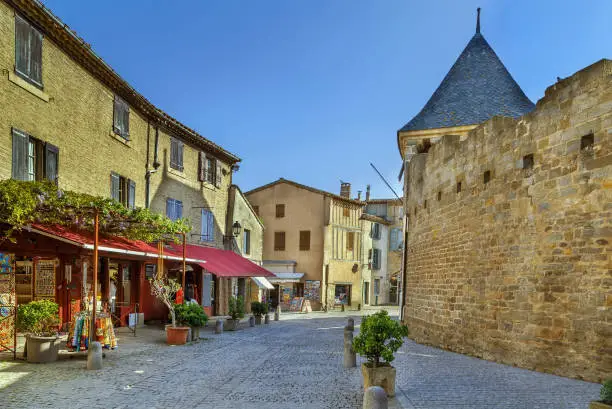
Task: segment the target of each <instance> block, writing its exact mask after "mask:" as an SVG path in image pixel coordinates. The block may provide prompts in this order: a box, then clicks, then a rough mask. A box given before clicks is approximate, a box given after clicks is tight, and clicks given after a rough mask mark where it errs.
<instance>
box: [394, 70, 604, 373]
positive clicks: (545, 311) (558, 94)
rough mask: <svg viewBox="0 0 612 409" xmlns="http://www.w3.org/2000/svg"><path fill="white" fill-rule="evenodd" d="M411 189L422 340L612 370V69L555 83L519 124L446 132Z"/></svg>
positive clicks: (414, 315) (412, 290) (411, 276)
mask: <svg viewBox="0 0 612 409" xmlns="http://www.w3.org/2000/svg"><path fill="white" fill-rule="evenodd" d="M530 155H531V156H530ZM530 163H533V165H532V166H530ZM485 172H488V178H489V180H488V181H487V183H485ZM405 181H406V186H405V187H406V194H407V198H406V213H407V214H408V215H409V226H408V230H409V233H408V250H407V251H408V252H407V266H406V280H407V282H406V294H405V309H404V320H405V322H406V323H407V324H408V327H409V328H410V331H411V335H410V336H411V337H412V338H414V339H415V340H416V341H418V342H422V343H427V344H432V345H435V346H439V347H442V348H446V349H450V350H453V351H457V352H461V353H465V354H470V355H474V356H478V357H482V358H485V359H490V360H494V361H498V362H502V363H506V364H511V365H517V366H520V367H524V368H529V369H535V370H539V371H544V372H550V373H555V374H559V375H563V376H569V377H576V378H583V379H587V380H591V381H601V380H602V379H604V378H609V377H610V376H612V262H611V261H612V244H611V243H612V61H610V60H602V61H600V62H598V63H596V64H594V65H592V66H590V67H587V68H585V69H583V70H582V71H580V72H578V73H576V74H574V75H573V76H571V77H569V78H566V79H564V80H561V81H559V82H557V83H556V84H555V85H553V86H551V87H549V88H548V89H547V90H546V94H545V96H544V98H542V99H541V100H540V101H539V102H538V104H537V107H536V109H535V110H534V111H533V112H532V113H530V114H529V115H526V116H524V117H522V118H520V119H518V120H513V119H510V118H502V117H497V118H493V119H492V120H490V121H487V122H486V123H484V124H483V125H482V126H480V127H478V128H476V129H475V130H473V131H471V132H470V134H469V136H468V137H467V139H466V140H464V141H460V138H459V137H458V136H445V137H443V139H442V140H441V141H440V143H438V144H436V145H434V146H433V147H432V148H431V149H430V150H429V153H426V154H419V155H416V156H415V157H414V158H413V159H412V161H411V162H410V164H409V167H408V169H407V174H406V178H405ZM459 183H460V189H459ZM458 190H460V191H459V192H458Z"/></svg>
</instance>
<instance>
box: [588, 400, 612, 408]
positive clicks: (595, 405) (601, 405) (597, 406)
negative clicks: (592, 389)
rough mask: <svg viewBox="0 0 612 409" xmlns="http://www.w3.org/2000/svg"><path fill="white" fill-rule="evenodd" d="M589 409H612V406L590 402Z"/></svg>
mask: <svg viewBox="0 0 612 409" xmlns="http://www.w3.org/2000/svg"><path fill="white" fill-rule="evenodd" d="M589 409H612V405H611V404H609V403H603V402H600V401H594V400H593V401H591V403H590V404H589Z"/></svg>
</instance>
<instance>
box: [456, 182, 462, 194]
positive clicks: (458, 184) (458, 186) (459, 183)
mask: <svg viewBox="0 0 612 409" xmlns="http://www.w3.org/2000/svg"><path fill="white" fill-rule="evenodd" d="M457 193H461V182H457Z"/></svg>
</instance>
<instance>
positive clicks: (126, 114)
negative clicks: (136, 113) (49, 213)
mask: <svg viewBox="0 0 612 409" xmlns="http://www.w3.org/2000/svg"><path fill="white" fill-rule="evenodd" d="M121 116H122V118H123V120H122V122H123V133H122V134H121V136H123V137H124V138H125V139H128V137H129V136H130V107H129V105H128V104H127V102H125V101H123V100H121Z"/></svg>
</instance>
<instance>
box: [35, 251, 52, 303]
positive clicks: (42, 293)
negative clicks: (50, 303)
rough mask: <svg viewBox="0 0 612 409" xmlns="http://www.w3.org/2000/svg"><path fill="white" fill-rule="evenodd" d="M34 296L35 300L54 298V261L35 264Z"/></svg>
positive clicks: (39, 261)
mask: <svg viewBox="0 0 612 409" xmlns="http://www.w3.org/2000/svg"><path fill="white" fill-rule="evenodd" d="M35 274H36V275H35V279H36V281H35V283H34V296H35V297H36V298H54V297H55V260H38V261H37V262H36V271H35Z"/></svg>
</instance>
